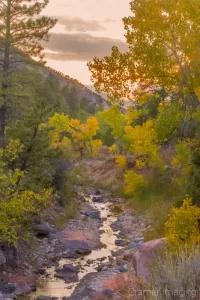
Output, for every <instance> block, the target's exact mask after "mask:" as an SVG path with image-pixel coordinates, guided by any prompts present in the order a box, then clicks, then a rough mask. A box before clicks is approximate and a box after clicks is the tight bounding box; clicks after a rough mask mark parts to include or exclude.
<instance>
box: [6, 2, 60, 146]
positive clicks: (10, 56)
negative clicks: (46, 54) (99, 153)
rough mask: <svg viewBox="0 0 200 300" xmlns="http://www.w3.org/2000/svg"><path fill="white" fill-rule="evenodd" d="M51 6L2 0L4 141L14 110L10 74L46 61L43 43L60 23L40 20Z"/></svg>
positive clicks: (51, 20) (48, 19)
mask: <svg viewBox="0 0 200 300" xmlns="http://www.w3.org/2000/svg"><path fill="white" fill-rule="evenodd" d="M48 3H49V1H48V0H41V1H38V0H37V1H35V0H25V1H24V0H1V1H0V39H1V40H0V41H1V43H0V47H1V52H2V56H1V67H2V79H1V81H2V95H1V96H2V99H1V100H2V103H1V106H0V139H1V140H2V141H3V140H4V135H5V127H6V115H7V112H8V110H9V109H11V107H10V101H11V99H10V98H11V97H12V96H10V95H9V92H8V90H9V87H10V82H9V75H10V74H11V73H12V72H13V71H17V70H18V69H19V64H21V63H27V62H28V61H29V62H30V61H31V60H30V59H28V58H29V57H33V58H39V59H40V60H42V59H43V55H42V50H43V48H42V46H41V44H40V42H41V41H42V40H47V39H48V32H49V30H50V29H51V28H52V27H53V26H54V25H55V23H56V20H53V19H51V18H49V17H44V16H42V17H37V16H38V15H39V14H40V13H41V11H42V10H43V9H44V8H45V7H46V6H47V4H48Z"/></svg>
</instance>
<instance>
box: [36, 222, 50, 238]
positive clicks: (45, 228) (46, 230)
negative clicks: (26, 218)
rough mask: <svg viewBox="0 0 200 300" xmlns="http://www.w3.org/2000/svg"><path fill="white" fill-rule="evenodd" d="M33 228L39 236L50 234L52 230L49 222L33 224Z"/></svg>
mask: <svg viewBox="0 0 200 300" xmlns="http://www.w3.org/2000/svg"><path fill="white" fill-rule="evenodd" d="M33 230H34V232H35V233H36V235H37V236H48V235H49V234H50V232H51V227H50V226H49V223H44V224H37V225H34V226H33Z"/></svg>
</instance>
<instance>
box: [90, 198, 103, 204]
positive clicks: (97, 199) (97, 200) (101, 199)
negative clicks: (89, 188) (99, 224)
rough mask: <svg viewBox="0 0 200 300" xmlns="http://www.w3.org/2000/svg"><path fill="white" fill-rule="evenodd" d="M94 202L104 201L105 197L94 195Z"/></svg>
mask: <svg viewBox="0 0 200 300" xmlns="http://www.w3.org/2000/svg"><path fill="white" fill-rule="evenodd" d="M92 202H94V203H104V202H105V201H104V199H103V198H102V197H92Z"/></svg>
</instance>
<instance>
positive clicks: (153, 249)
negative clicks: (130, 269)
mask: <svg viewBox="0 0 200 300" xmlns="http://www.w3.org/2000/svg"><path fill="white" fill-rule="evenodd" d="M165 246H166V240H165V238H162V239H156V240H152V241H149V242H147V243H144V244H143V245H142V246H141V247H140V248H139V249H138V250H137V251H136V253H135V255H134V265H135V269H136V273H137V276H139V277H141V278H142V279H143V280H144V281H147V280H148V273H149V272H148V268H149V265H150V264H151V263H152V262H153V260H154V259H155V257H156V253H157V252H158V251H159V249H160V250H161V249H163V248H164V247H165Z"/></svg>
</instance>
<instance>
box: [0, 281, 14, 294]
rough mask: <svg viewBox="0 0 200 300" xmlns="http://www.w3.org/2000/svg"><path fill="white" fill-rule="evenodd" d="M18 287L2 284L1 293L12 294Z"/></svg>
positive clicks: (0, 286)
mask: <svg viewBox="0 0 200 300" xmlns="http://www.w3.org/2000/svg"><path fill="white" fill-rule="evenodd" d="M15 289H16V286H15V285H14V284H8V283H0V292H2V293H3V294H12V293H13V292H14V290H15Z"/></svg>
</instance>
